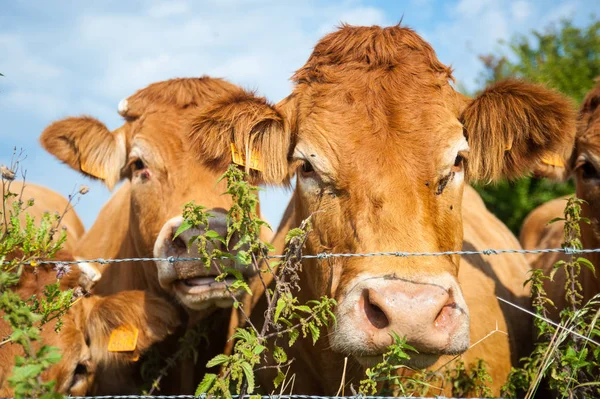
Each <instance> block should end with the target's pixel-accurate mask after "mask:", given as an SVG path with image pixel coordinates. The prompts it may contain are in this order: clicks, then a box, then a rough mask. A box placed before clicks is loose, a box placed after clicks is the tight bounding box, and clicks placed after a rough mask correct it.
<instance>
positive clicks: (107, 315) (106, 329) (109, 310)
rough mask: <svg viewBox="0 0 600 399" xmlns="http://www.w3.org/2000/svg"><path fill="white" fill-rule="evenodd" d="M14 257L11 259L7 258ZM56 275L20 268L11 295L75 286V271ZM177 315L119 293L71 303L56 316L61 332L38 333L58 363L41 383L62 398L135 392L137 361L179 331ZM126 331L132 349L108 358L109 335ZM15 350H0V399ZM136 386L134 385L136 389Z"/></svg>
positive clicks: (44, 268)
mask: <svg viewBox="0 0 600 399" xmlns="http://www.w3.org/2000/svg"><path fill="white" fill-rule="evenodd" d="M12 255H16V253H15V254H11V256H12ZM53 260H58V261H71V260H73V257H72V255H71V254H70V253H69V252H68V251H64V250H61V251H59V252H58V253H57V254H56V255H55V257H54V258H53ZM60 269H61V271H59V270H58V269H57V268H55V267H53V266H50V265H48V264H42V265H40V266H37V267H35V268H34V267H31V266H26V267H25V268H24V270H23V273H22V274H21V277H20V279H19V283H18V284H17V285H16V286H15V287H13V288H12V289H13V290H14V291H15V292H17V293H18V294H19V296H20V297H21V298H23V299H28V298H31V297H32V296H33V295H36V296H43V291H44V289H45V288H46V286H48V285H50V284H54V283H55V282H56V281H57V273H58V276H61V275H62V276H61V277H60V289H61V290H67V289H70V288H76V287H77V286H78V285H79V281H80V279H81V274H82V272H81V271H80V269H79V268H76V267H68V266H64V265H63V266H60ZM176 315H177V312H176V310H175V309H174V308H173V305H171V304H170V303H169V302H168V301H166V300H164V299H162V298H160V297H157V296H154V295H152V294H149V293H146V292H142V291H127V292H121V293H118V294H114V295H109V296H106V297H99V296H88V297H82V298H79V299H77V300H76V301H75V302H74V303H73V304H72V306H71V308H70V309H69V311H68V312H67V313H66V314H65V315H64V316H62V326H61V327H60V329H59V331H58V332H57V331H56V327H57V322H58V320H56V319H55V320H52V321H50V322H49V323H47V324H45V325H43V326H42V327H41V337H42V343H43V344H44V345H48V346H54V347H57V348H58V349H59V350H60V353H61V359H60V361H59V362H58V363H57V364H54V365H52V366H51V367H49V368H48V370H46V371H45V372H44V373H43V374H42V378H43V379H44V380H46V381H49V380H54V381H56V385H55V387H54V389H55V390H56V391H57V392H59V393H63V394H67V395H72V396H84V395H90V394H102V393H113V394H114V393H117V392H119V393H123V392H131V393H134V392H137V389H138V387H139V381H137V380H136V379H135V376H136V375H139V373H138V372H137V371H138V367H137V366H138V365H139V363H137V361H138V359H139V358H140V357H141V356H143V355H144V354H145V353H146V352H147V351H148V350H149V349H150V348H151V347H152V345H154V344H155V343H157V342H161V341H163V340H164V339H165V338H166V337H167V336H168V335H169V334H171V333H173V332H174V331H175V329H176V328H177V327H178V326H179V322H180V321H179V320H178V318H177V316H176ZM123 325H127V326H129V327H133V328H135V329H137V330H138V336H137V341H136V347H135V349H134V350H133V351H130V352H109V351H108V342H109V340H110V336H111V333H112V331H113V330H114V329H115V328H117V327H120V326H123ZM9 332H10V328H9V326H8V325H7V324H6V323H5V322H4V321H0V334H2V336H6V335H7V334H8V333H9ZM17 351H18V346H17V345H5V346H2V347H1V348H0V360H2V364H1V365H0V394H2V395H6V396H12V395H13V392H12V391H10V390H9V389H8V387H5V386H3V384H5V383H6V381H5V380H4V378H3V377H4V376H8V375H10V373H11V368H12V366H13V365H14V361H15V355H22V354H21V353H18V352H17ZM136 383H137V384H136Z"/></svg>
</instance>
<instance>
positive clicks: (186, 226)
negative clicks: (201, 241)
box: [173, 220, 192, 240]
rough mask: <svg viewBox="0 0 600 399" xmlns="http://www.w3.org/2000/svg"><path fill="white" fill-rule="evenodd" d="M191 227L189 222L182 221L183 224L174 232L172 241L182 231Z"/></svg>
mask: <svg viewBox="0 0 600 399" xmlns="http://www.w3.org/2000/svg"><path fill="white" fill-rule="evenodd" d="M191 227H192V224H191V223H190V222H189V221H187V220H184V221H183V223H181V226H179V228H178V229H177V231H176V232H175V235H173V240H175V239H176V238H177V237H178V236H179V235H180V234H181V233H183V232H184V231H186V230H189V229H190V228H191Z"/></svg>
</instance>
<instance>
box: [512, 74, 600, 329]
mask: <svg viewBox="0 0 600 399" xmlns="http://www.w3.org/2000/svg"><path fill="white" fill-rule="evenodd" d="M596 82H597V83H598V84H597V85H596V87H595V88H593V89H592V90H590V92H589V93H588V94H587V95H586V97H585V99H584V101H583V103H582V105H581V108H580V111H579V118H578V121H577V135H576V139H575V149H574V150H573V155H572V156H571V158H570V162H569V163H568V168H567V169H568V175H567V176H570V175H573V176H574V177H575V184H576V194H577V197H578V198H581V199H583V200H585V201H586V203H584V204H583V205H582V216H583V217H585V218H587V219H589V220H590V222H591V223H590V224H587V223H584V222H582V223H580V228H581V234H582V237H581V242H582V244H583V247H584V248H598V247H600V188H599V186H598V176H597V171H598V170H600V163H599V160H600V108H599V107H598V105H599V104H600V80H599V79H596ZM586 169H587V170H586ZM588 174H589V175H590V176H588ZM565 206H566V202H565V201H564V198H559V199H555V200H552V201H549V202H547V203H545V204H543V205H540V206H539V207H537V208H536V209H534V210H533V211H532V212H531V213H530V214H529V215H528V216H527V218H526V219H525V222H524V223H523V227H522V228H521V237H520V239H521V244H522V245H523V247H525V248H527V249H537V248H539V249H542V248H559V247H561V244H562V243H563V241H564V231H563V229H564V223H563V222H556V223H553V224H551V225H548V222H549V221H550V220H552V219H554V218H557V217H563V215H564V208H565ZM584 257H585V258H587V259H589V260H590V261H591V262H592V263H593V264H594V265H596V266H597V265H599V264H600V256H598V254H586V255H584ZM528 260H529V261H530V262H531V265H532V267H534V268H536V269H542V270H544V271H545V272H546V274H549V273H550V272H551V271H552V269H553V265H554V264H555V263H556V262H557V261H559V260H568V256H567V255H565V254H561V253H543V254H532V255H528ZM579 281H580V283H581V285H582V287H583V301H584V302H583V303H585V302H587V301H588V300H590V299H591V298H592V297H593V296H594V295H596V294H598V292H600V279H598V277H597V275H594V273H593V272H592V271H591V270H589V269H588V268H586V267H583V268H582V269H581V275H580V278H579ZM565 283H566V276H565V273H564V271H563V270H562V269H559V271H558V272H557V273H556V274H555V276H554V281H553V282H550V281H547V282H545V284H544V288H545V289H546V292H547V293H548V296H549V298H550V299H551V300H552V301H553V302H554V304H555V307H551V309H550V313H551V315H552V316H553V317H554V318H558V315H559V312H560V310H561V309H563V308H564V307H565V306H566V305H567V302H566V300H565V298H564V294H565V290H564V286H565Z"/></svg>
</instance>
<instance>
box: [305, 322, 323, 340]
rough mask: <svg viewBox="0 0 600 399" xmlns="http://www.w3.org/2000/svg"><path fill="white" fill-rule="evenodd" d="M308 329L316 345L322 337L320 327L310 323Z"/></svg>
mask: <svg viewBox="0 0 600 399" xmlns="http://www.w3.org/2000/svg"><path fill="white" fill-rule="evenodd" d="M308 329H309V331H310V335H311V337H312V340H313V345H314V344H316V343H317V340H318V339H319V337H320V336H321V331H320V330H319V327H317V326H315V325H314V324H313V323H308Z"/></svg>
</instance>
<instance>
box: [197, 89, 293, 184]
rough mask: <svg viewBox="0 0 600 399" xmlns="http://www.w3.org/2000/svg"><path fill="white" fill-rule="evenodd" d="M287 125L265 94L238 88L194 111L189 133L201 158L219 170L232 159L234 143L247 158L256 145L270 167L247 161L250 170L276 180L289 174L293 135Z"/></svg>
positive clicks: (264, 178) (259, 153)
mask: <svg viewBox="0 0 600 399" xmlns="http://www.w3.org/2000/svg"><path fill="white" fill-rule="evenodd" d="M258 115H260V117H257V116H258ZM283 128H284V126H283V118H282V117H281V115H279V113H278V112H277V111H275V110H274V109H273V108H272V107H271V105H270V104H269V103H268V102H267V101H266V100H265V99H264V98H262V97H256V96H254V94H248V93H246V92H245V91H243V90H241V89H238V90H237V91H235V92H233V93H231V94H230V95H228V96H226V97H223V98H222V99H220V100H219V101H217V102H215V103H214V104H212V106H210V107H208V108H206V109H203V110H202V111H201V112H199V113H198V114H197V115H194V118H193V121H192V124H191V129H190V132H189V137H190V139H191V143H192V146H193V147H194V148H196V149H198V157H199V159H200V161H201V162H203V163H205V164H207V165H209V166H211V167H213V168H215V169H216V170H224V169H226V168H227V166H228V165H229V164H230V163H231V149H230V143H234V144H235V146H236V148H237V149H238V151H241V152H242V153H243V154H245V158H246V159H250V149H252V151H253V152H255V153H257V154H258V155H259V158H260V159H261V161H262V162H263V163H265V164H266V167H265V170H264V171H263V173H259V172H257V171H255V170H252V169H250V168H249V167H248V166H249V165H247V167H246V172H247V173H249V174H250V175H251V176H258V175H260V177H261V179H262V180H263V181H265V182H268V183H275V182H280V181H281V180H283V179H285V178H286V176H287V174H288V164H287V153H286V149H287V148H289V137H288V136H287V135H285V134H282V131H283ZM214 132H218V134H214ZM248 132H250V134H248Z"/></svg>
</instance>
